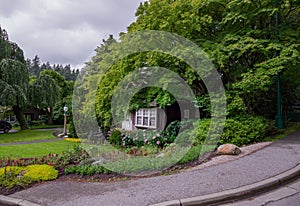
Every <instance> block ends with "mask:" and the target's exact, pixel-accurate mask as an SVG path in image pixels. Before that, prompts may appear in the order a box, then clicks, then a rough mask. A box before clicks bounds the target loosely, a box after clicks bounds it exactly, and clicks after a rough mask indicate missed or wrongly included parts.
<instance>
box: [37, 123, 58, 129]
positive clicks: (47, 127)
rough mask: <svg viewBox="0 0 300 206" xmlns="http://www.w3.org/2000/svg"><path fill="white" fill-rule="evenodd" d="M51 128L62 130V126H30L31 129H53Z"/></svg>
mask: <svg viewBox="0 0 300 206" xmlns="http://www.w3.org/2000/svg"><path fill="white" fill-rule="evenodd" d="M53 128H63V125H48V124H42V125H34V126H31V129H53Z"/></svg>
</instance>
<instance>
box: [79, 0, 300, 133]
mask: <svg viewBox="0 0 300 206" xmlns="http://www.w3.org/2000/svg"><path fill="white" fill-rule="evenodd" d="M298 3H299V2H298V1H297V0H281V1H274V0H265V1H261V0H254V1H248V0H224V1H220V0H191V1H185V0H176V1H169V0H149V1H146V2H143V3H141V4H140V6H139V8H138V10H137V12H136V16H137V19H136V21H135V22H133V23H132V24H131V25H130V26H129V27H128V33H129V34H130V33H134V32H136V31H143V30H159V31H167V32H171V33H175V34H178V35H180V36H182V37H185V38H187V39H189V40H191V41H193V42H194V43H196V44H197V45H198V46H199V47H200V48H202V49H203V50H204V51H205V52H206V53H207V54H208V56H209V58H210V59H211V60H212V61H213V63H214V64H215V66H216V68H217V70H218V72H219V73H220V74H221V76H222V81H223V83H224V86H225V88H226V96H227V115H228V116H229V117H234V116H238V115H245V114H252V115H260V116H265V117H267V118H269V119H273V118H274V116H275V112H276V104H275V103H274V102H275V100H276V81H275V80H276V75H277V74H278V73H280V74H281V76H282V85H283V88H284V89H283V110H284V111H286V110H287V108H288V106H289V105H290V104H295V103H297V102H298V103H299V102H300V99H299V95H298V93H299V88H300V86H299V85H300V84H299V78H297V77H298V75H294V76H293V75H291V74H296V73H299V72H297V71H296V70H297V68H298V67H299V39H300V38H299V33H300V32H299V26H298V25H299V19H300V18H299V13H300V12H299V7H298V6H297V5H298ZM122 37H123V34H122V35H121V36H120V41H121V42H122V39H123V38H122ZM115 42H116V41H115V40H114V39H113V38H112V37H110V38H109V39H108V40H106V41H104V43H103V44H102V45H101V46H100V47H98V48H97V54H96V56H94V57H93V58H92V60H91V62H90V63H89V64H88V65H87V67H86V71H87V72H88V73H89V74H92V75H91V76H87V77H86V78H85V79H84V80H83V82H86V83H85V85H86V86H88V85H90V84H92V82H95V79H97V78H102V79H101V82H100V85H99V89H98V91H97V93H96V94H95V92H94V91H93V92H92V93H91V92H88V93H87V94H86V96H85V98H86V99H89V98H91V97H93V96H95V95H96V113H97V118H98V121H99V124H100V125H101V126H102V129H104V130H107V129H109V128H110V126H111V121H112V116H111V110H110V108H111V102H110V101H111V97H112V95H113V93H114V88H115V87H116V85H117V84H118V82H120V81H121V80H122V79H123V78H124V76H126V75H127V74H128V73H129V72H131V71H133V70H134V69H138V68H143V67H145V66H161V67H166V68H168V69H170V70H172V71H174V72H176V73H177V74H179V75H180V76H181V77H182V78H183V79H184V80H185V81H186V82H187V83H188V85H189V86H190V87H191V88H192V90H193V92H194V93H195V94H196V95H197V98H196V100H195V101H196V105H198V106H199V107H200V108H202V109H203V111H201V113H202V114H203V115H204V116H206V117H209V115H210V105H209V104H210V102H209V99H207V98H205V97H207V91H206V89H205V86H204V84H203V82H202V81H201V78H200V77H199V76H197V75H195V73H194V72H193V71H192V70H191V68H190V67H189V65H186V63H185V62H183V61H182V60H180V59H177V58H175V57H172V56H169V55H167V54H162V53H159V52H155V51H151V52H142V53H137V54H132V55H129V56H127V57H124V58H123V59H121V60H119V61H117V62H114V64H113V66H111V67H110V68H107V67H106V66H107V65H111V63H112V62H113V61H114V58H115V56H114V55H116V54H115V53H114V52H112V51H114V49H118V46H117V45H116V44H114V43H115ZM95 73H98V76H97V77H95V76H94V74H95ZM166 84H168V82H166ZM140 94H143V95H142V97H141V98H142V99H144V101H141V98H138V97H139V95H137V98H136V99H133V101H132V102H131V103H132V108H134V109H138V108H140V107H145V106H147V105H145V103H146V104H147V103H149V102H151V101H153V98H155V97H159V98H158V99H156V100H157V102H159V101H160V100H161V101H162V102H161V104H159V106H161V107H163V106H164V104H171V103H172V102H173V101H174V100H173V99H171V98H169V97H167V96H166V93H164V91H162V90H160V91H158V90H157V89H155V88H145V89H144V90H143V91H141V93H140ZM135 100H136V101H135ZM88 108H90V107H86V108H83V110H84V111H85V112H86V111H87V110H88ZM85 109H87V110H85Z"/></svg>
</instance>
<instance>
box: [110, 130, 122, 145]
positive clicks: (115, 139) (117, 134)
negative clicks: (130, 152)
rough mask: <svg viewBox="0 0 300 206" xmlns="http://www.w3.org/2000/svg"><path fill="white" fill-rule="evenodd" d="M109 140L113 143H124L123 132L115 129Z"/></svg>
mask: <svg viewBox="0 0 300 206" xmlns="http://www.w3.org/2000/svg"><path fill="white" fill-rule="evenodd" d="M108 142H109V143H110V144H112V145H122V133H121V131H120V130H118V129H115V130H113V131H112V132H111V135H110V137H109V139H108Z"/></svg>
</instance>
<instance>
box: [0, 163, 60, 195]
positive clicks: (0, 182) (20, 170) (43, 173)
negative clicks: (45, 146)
mask: <svg viewBox="0 0 300 206" xmlns="http://www.w3.org/2000/svg"><path fill="white" fill-rule="evenodd" d="M57 177H58V171H57V170H56V169H54V168H53V167H52V166H49V165H29V166H23V167H19V166H7V167H3V168H0V188H1V189H4V188H5V189H10V188H12V187H15V186H19V187H22V188H25V187H28V186H29V185H30V184H32V183H33V182H38V181H48V180H54V179H56V178H57Z"/></svg>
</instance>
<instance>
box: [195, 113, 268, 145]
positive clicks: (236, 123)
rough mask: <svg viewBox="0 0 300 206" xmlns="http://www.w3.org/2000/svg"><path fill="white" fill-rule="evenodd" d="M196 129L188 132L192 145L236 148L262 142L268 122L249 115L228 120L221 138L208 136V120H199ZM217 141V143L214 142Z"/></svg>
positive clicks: (212, 135)
mask: <svg viewBox="0 0 300 206" xmlns="http://www.w3.org/2000/svg"><path fill="white" fill-rule="evenodd" d="M196 124H197V125H196V127H195V129H194V130H193V131H191V132H190V136H191V137H195V140H194V145H198V144H200V145H202V144H214V143H215V142H218V144H219V145H220V144H225V143H232V144H236V145H238V146H242V145H248V144H251V143H257V142H260V141H262V140H263V139H264V138H265V137H266V134H267V132H268V129H269V122H268V121H267V120H266V119H265V118H263V117H258V116H256V117H254V116H250V115H245V116H238V117H234V118H228V119H227V120H226V123H225V127H224V130H223V133H222V135H221V137H219V136H215V135H214V134H210V135H208V129H209V126H210V119H203V120H199V121H198V122H197V123H196ZM216 140H217V141H216Z"/></svg>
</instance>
